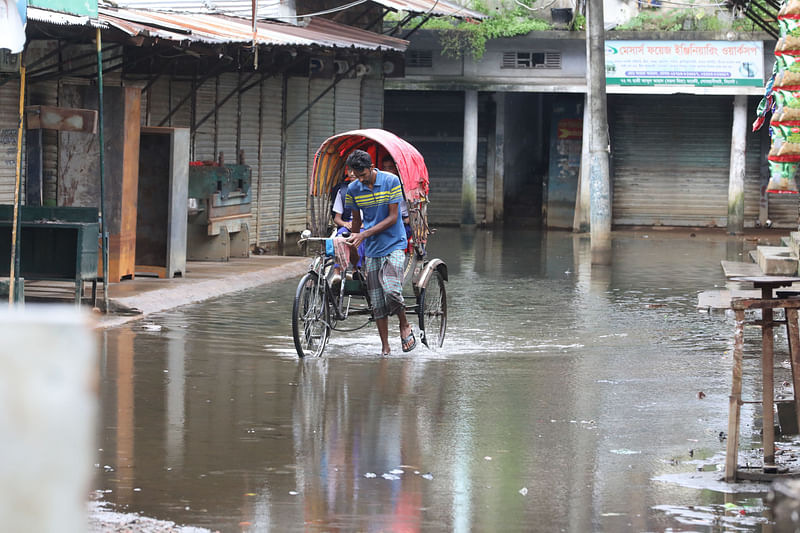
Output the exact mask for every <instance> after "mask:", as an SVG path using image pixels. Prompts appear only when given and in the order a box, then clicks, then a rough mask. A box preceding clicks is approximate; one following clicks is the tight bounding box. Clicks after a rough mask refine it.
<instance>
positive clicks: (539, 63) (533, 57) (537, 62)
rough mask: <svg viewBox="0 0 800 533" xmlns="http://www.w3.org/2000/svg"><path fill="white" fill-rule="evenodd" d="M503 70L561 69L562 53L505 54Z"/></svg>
mask: <svg viewBox="0 0 800 533" xmlns="http://www.w3.org/2000/svg"><path fill="white" fill-rule="evenodd" d="M502 67H503V68H556V69H560V68H561V52H503V65H502Z"/></svg>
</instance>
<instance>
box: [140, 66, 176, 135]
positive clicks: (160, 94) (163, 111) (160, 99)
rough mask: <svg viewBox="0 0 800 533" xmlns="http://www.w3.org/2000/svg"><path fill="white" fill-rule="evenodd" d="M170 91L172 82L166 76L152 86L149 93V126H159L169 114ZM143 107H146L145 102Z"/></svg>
mask: <svg viewBox="0 0 800 533" xmlns="http://www.w3.org/2000/svg"><path fill="white" fill-rule="evenodd" d="M169 91H170V80H169V78H168V77H166V76H162V77H161V78H159V79H158V80H157V81H156V82H155V83H154V84H153V85H151V86H150V89H149V91H148V92H147V105H149V108H148V109H147V112H148V113H149V115H150V119H149V120H150V121H149V124H148V125H149V126H158V125H159V124H161V121H162V120H164V119H165V118H166V116H167V114H168V113H169V107H170V97H169ZM142 105H144V102H142ZM143 109H145V108H143Z"/></svg>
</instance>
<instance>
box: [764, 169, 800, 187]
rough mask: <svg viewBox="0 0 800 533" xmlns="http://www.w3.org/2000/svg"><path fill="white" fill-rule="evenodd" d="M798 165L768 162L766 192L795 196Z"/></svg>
mask: <svg viewBox="0 0 800 533" xmlns="http://www.w3.org/2000/svg"><path fill="white" fill-rule="evenodd" d="M797 167H798V163H781V162H778V161H770V162H769V183H768V184H767V192H770V193H775V194H797V193H798V190H797V178H796V175H797Z"/></svg>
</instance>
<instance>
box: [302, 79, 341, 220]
mask: <svg viewBox="0 0 800 533" xmlns="http://www.w3.org/2000/svg"><path fill="white" fill-rule="evenodd" d="M330 84H331V82H330V80H321V79H312V80H311V81H310V87H311V88H310V91H309V95H308V100H309V102H311V101H313V100H314V99H315V98H317V96H318V95H320V94H321V93H322V91H324V90H325V89H327V88H328V87H329V86H330ZM334 101H335V96H334V91H328V93H327V94H326V95H325V96H323V97H322V98H320V99H319V100H317V102H316V103H315V104H314V105H313V106H312V107H311V109H310V110H309V118H308V120H309V123H308V170H309V172H308V173H309V174H311V168H312V167H313V165H314V154H315V153H316V151H317V148H319V146H320V145H321V144H322V143H323V142H325V139H327V138H328V137H330V136H331V135H333V133H334V131H333V123H334V107H335V105H334ZM306 184H307V185H306V188H308V182H306ZM319 204H320V202H314V203H313V204H312V202H311V201H309V217H310V216H311V213H312V212H313V211H314V210H315V209H320V207H319ZM322 209H324V210H327V206H326V207H323V208H322ZM320 215H321V213H317V214H316V217H317V218H316V219H317V220H320V218H319V216H320ZM324 219H325V218H324V215H323V217H322V220H324Z"/></svg>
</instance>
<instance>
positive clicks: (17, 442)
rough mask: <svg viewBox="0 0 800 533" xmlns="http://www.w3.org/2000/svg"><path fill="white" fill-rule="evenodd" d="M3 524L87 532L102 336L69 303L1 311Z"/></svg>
mask: <svg viewBox="0 0 800 533" xmlns="http://www.w3.org/2000/svg"><path fill="white" fill-rule="evenodd" d="M0 338H2V339H3V343H2V345H0V435H2V438H0V457H2V462H3V466H2V468H0V524H2V529H3V531H37V532H41V533H50V532H52V533H56V532H58V533H65V532H66V533H73V532H74V533H81V532H85V531H86V530H87V516H86V515H87V505H86V501H87V498H88V496H87V495H88V494H89V491H90V489H91V483H92V477H93V474H94V470H93V467H92V465H93V463H94V462H95V451H96V449H97V446H96V444H95V442H94V439H95V428H96V418H97V413H98V408H97V407H98V406H97V392H96V388H97V378H98V376H97V338H96V334H95V332H93V331H92V329H91V326H90V324H89V320H88V317H87V316H85V315H83V314H81V313H78V312H76V311H75V310H73V309H71V308H68V307H67V306H60V307H57V306H27V307H26V308H25V310H24V311H20V310H17V311H13V310H12V311H3V312H0Z"/></svg>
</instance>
